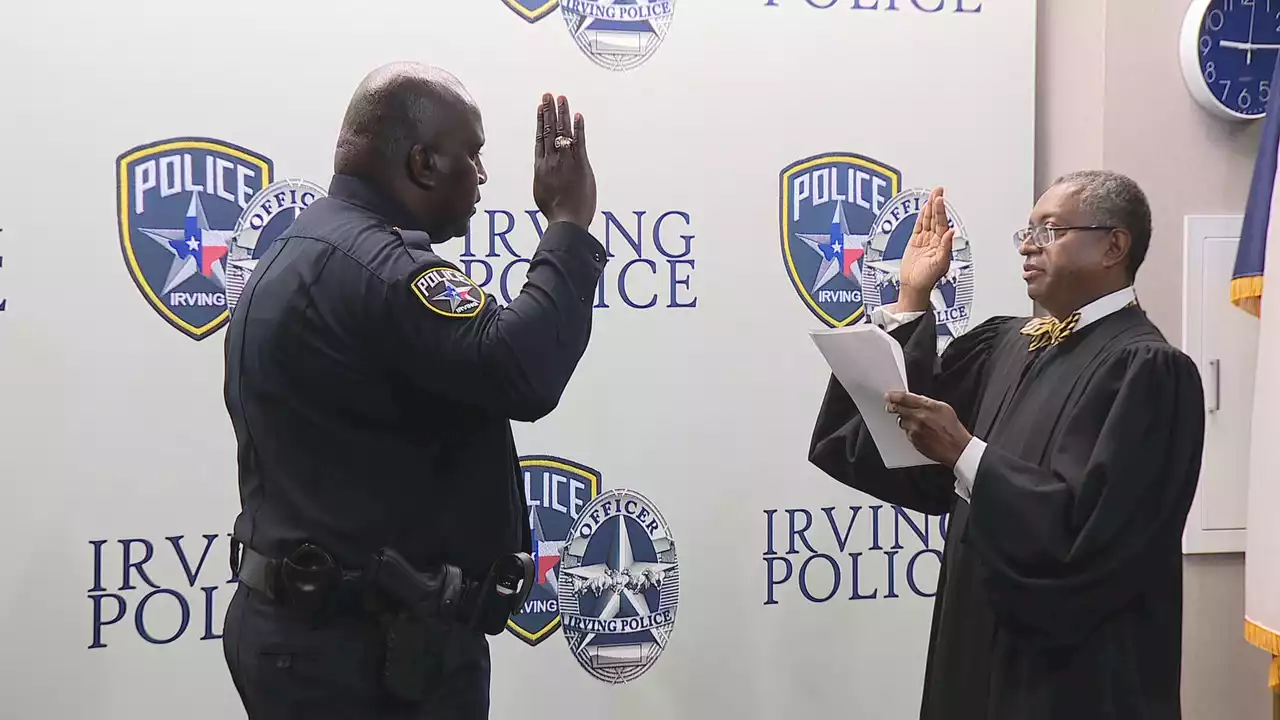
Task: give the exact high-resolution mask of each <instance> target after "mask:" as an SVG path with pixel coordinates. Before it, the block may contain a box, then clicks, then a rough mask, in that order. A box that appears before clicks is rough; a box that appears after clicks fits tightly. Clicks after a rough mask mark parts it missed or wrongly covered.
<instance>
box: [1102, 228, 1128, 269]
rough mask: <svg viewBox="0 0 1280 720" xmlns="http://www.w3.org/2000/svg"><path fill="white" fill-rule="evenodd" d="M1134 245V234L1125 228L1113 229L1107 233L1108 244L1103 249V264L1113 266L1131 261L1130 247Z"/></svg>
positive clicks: (1108, 266) (1107, 266)
mask: <svg viewBox="0 0 1280 720" xmlns="http://www.w3.org/2000/svg"><path fill="white" fill-rule="evenodd" d="M1132 246H1133V236H1132V235H1130V234H1129V231H1128V230H1125V229H1124V228H1117V229H1115V230H1112V231H1111V232H1110V234H1108V235H1107V244H1106V246H1105V247H1104V248H1103V251H1102V265H1103V267H1106V268H1112V267H1115V266H1116V265H1125V264H1127V263H1128V262H1129V249H1130V248H1131V247H1132Z"/></svg>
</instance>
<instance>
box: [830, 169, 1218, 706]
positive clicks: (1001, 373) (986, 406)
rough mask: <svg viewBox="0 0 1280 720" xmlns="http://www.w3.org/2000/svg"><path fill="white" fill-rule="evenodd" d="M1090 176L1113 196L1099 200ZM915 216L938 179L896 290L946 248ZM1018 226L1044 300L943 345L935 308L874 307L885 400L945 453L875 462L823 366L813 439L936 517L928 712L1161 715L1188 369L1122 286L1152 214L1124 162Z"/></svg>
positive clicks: (1059, 194)
mask: <svg viewBox="0 0 1280 720" xmlns="http://www.w3.org/2000/svg"><path fill="white" fill-rule="evenodd" d="M1117 178H1118V179H1117ZM1107 183H1110V184H1111V185H1110V186H1108V185H1107ZM1117 183H1118V184H1119V189H1117V188H1116V187H1114V186H1115V185H1116V184H1117ZM1099 186H1102V187H1101V190H1103V191H1106V189H1107V187H1110V192H1112V193H1116V194H1120V195H1121V196H1122V197H1121V200H1123V199H1124V198H1128V201H1129V205H1128V206H1124V205H1123V203H1117V202H1114V200H1115V198H1107V197H1105V196H1103V197H1102V198H1101V199H1100V198H1099V195H1098V193H1099V191H1100V188H1099ZM1108 199H1109V200H1112V201H1113V202H1111V203H1110V204H1109V205H1108V204H1107V203H1106V202H1103V201H1105V200H1108ZM1117 207H1121V208H1122V209H1121V210H1117V209H1116V208H1117ZM1108 212H1109V213H1110V214H1109V215H1108V214H1107V213H1108ZM1100 213H1101V214H1102V215H1103V217H1101V218H1099V217H1097V215H1099V214H1100ZM931 215H932V216H934V218H935V219H934V220H933V222H932V225H933V226H934V227H937V228H945V227H946V219H945V214H944V211H943V206H942V200H941V193H940V191H939V190H935V191H934V202H932V203H931V204H930V205H929V206H927V209H926V210H925V211H924V212H922V213H921V218H922V219H921V220H918V221H917V232H916V236H914V237H913V238H912V241H911V245H912V247H911V248H909V249H908V251H907V254H908V255H909V256H910V255H911V254H912V253H913V252H914V253H915V255H916V258H915V263H914V265H915V268H912V267H911V266H912V262H911V260H910V259H906V258H904V262H903V269H902V282H903V292H902V294H901V295H900V297H901V298H906V297H908V295H909V294H910V293H911V292H912V290H911V288H910V287H909V286H908V283H909V282H911V278H910V277H909V276H912V275H916V276H917V280H919V277H922V275H919V274H918V273H919V272H920V266H921V265H922V264H924V263H926V262H929V256H930V255H931V249H936V248H937V247H943V249H944V250H945V253H944V255H945V258H944V260H943V261H942V262H941V268H939V267H938V263H934V267H933V268H932V269H931V271H930V272H928V273H924V274H923V277H924V280H922V281H918V282H917V287H924V288H930V287H932V284H933V282H932V281H933V280H936V278H938V277H941V274H942V272H945V269H946V264H947V262H949V254H950V237H949V236H950V233H949V232H947V233H945V235H946V237H945V238H944V237H943V235H942V234H940V233H937V232H932V231H931V230H930V229H929V227H928V226H929V225H930V222H929V216H931ZM922 223H923V225H924V227H923V228H922ZM1031 225H1032V227H1031V228H1028V229H1027V230H1025V231H1022V232H1021V233H1019V234H1018V235H1017V236H1015V238H1016V240H1017V241H1018V243H1019V251H1020V252H1021V253H1022V254H1023V255H1025V256H1026V258H1027V259H1026V263H1027V265H1026V266H1025V267H1026V268H1027V271H1026V272H1025V273H1024V275H1025V276H1026V278H1027V280H1028V291H1029V294H1031V296H1032V297H1033V298H1035V299H1036V300H1038V301H1039V302H1040V303H1041V304H1042V305H1043V306H1044V307H1045V308H1046V309H1048V310H1049V311H1050V312H1051V313H1053V314H1054V315H1055V316H1056V317H1054V318H1045V319H1038V320H1032V319H1031V318H1013V317H995V318H992V319H989V320H987V321H986V322H983V323H982V324H980V325H978V326H977V327H975V328H973V329H971V330H970V331H969V332H967V333H965V334H962V335H960V336H959V337H958V338H956V339H955V340H954V341H953V342H952V343H951V344H950V345H949V346H948V347H947V348H946V350H945V352H943V353H942V356H941V358H939V357H938V354H937V350H936V348H937V345H936V330H935V317H934V314H933V313H932V312H900V311H901V310H902V309H903V307H902V306H904V305H908V304H910V303H906V302H903V301H901V300H900V302H899V303H898V307H893V306H891V307H890V308H887V309H885V310H886V311H885V312H881V313H877V317H873V318H872V320H873V322H878V323H879V324H881V326H882V327H886V328H891V331H890V334H891V335H892V336H893V337H894V338H896V339H897V340H898V341H899V342H900V343H901V344H902V346H903V349H904V356H905V359H906V368H907V377H908V384H909V387H910V389H911V392H910V393H892V394H891V396H890V397H888V398H887V401H888V408H889V409H890V410H891V411H893V412H896V413H898V414H899V417H900V418H901V422H900V424H901V425H902V426H903V428H904V430H905V431H907V433H908V437H909V438H910V439H911V441H912V443H913V444H914V445H915V446H916V447H917V449H919V450H920V451H921V452H922V453H923V454H924V455H926V456H928V457H930V458H931V459H933V460H935V461H937V462H938V463H939V464H938V465H928V466H923V467H916V468H902V469H896V470H888V469H886V468H885V466H884V463H883V462H882V461H881V458H880V455H879V452H878V451H877V449H876V446H875V443H874V441H873V440H872V439H871V437H870V435H869V434H868V432H867V430H866V428H865V426H864V425H863V423H862V420H861V417H860V414H859V411H858V408H857V407H856V406H855V405H854V403H853V401H852V400H851V399H850V397H849V395H848V394H847V393H846V392H845V390H844V389H843V388H842V387H841V386H840V384H839V383H838V382H837V381H836V380H835V379H834V378H832V380H831V381H830V383H829V385H828V388H827V393H826V397H825V399H824V400H823V404H822V409H821V412H820V414H819V417H818V420H817V423H816V427H815V429H814V433H813V439H812V445H811V448H810V455H809V457H810V460H811V462H813V463H814V464H815V465H816V466H817V467H819V468H821V469H822V470H823V471H825V472H826V473H827V474H829V475H830V476H832V477H833V478H835V479H837V480H839V481H840V482H842V483H844V484H846V485H849V486H851V487H854V488H856V489H858V490H861V491H864V492H866V493H868V494H870V495H873V496H875V497H877V498H880V499H881V500H884V501H886V502H890V503H894V504H897V505H901V506H903V507H907V508H911V509H914V510H917V511H921V512H924V513H928V514H933V515H941V514H944V513H951V515H952V517H951V520H950V523H949V525H948V530H947V537H946V543H945V547H944V552H943V560H942V569H941V573H940V575H939V579H938V590H937V595H936V597H935V602H934V609H933V625H932V632H931V634H930V641H929V653H928V660H927V668H926V673H925V685H924V692H923V698H922V703H921V709H920V717H921V718H922V720H1057V719H1062V720H1066V719H1070V720H1111V719H1113V718H1114V719H1115V720H1156V719H1158V720H1176V719H1178V718H1180V717H1181V711H1180V702H1179V684H1180V683H1179V680H1180V664H1181V631H1182V553H1181V537H1182V530H1183V526H1184V524H1185V521H1186V517H1187V514H1188V512H1189V509H1190V505H1191V501H1192V497H1193V495H1194V494H1195V488H1196V483H1197V480H1198V477H1199V472H1200V458H1201V449H1202V446H1203V440H1204V396H1203V390H1202V385H1201V381H1200V376H1199V374H1198V372H1197V369H1196V366H1195V364H1194V363H1193V362H1192V361H1191V359H1190V358H1188V357H1187V356H1186V355H1184V354H1183V353H1181V352H1179V351H1178V350H1177V349H1175V348H1173V347H1171V346H1170V345H1169V344H1168V343H1167V342H1166V341H1165V339H1164V337H1163V336H1162V335H1161V333H1160V332H1159V330H1157V329H1156V327H1155V326H1154V325H1152V323H1151V322H1150V321H1149V320H1148V319H1147V317H1146V314H1145V313H1144V312H1143V310H1142V309H1141V308H1140V307H1139V306H1138V305H1137V304H1136V299H1135V298H1134V291H1133V288H1132V287H1131V282H1132V277H1133V274H1134V273H1135V272H1136V270H1137V266H1138V265H1139V264H1140V263H1141V260H1142V256H1143V255H1144V254H1145V250H1146V243H1147V241H1148V238H1149V237H1150V214H1149V211H1148V210H1147V209H1146V201H1145V198H1144V197H1143V196H1142V194H1141V191H1140V190H1138V189H1137V186H1136V185H1133V184H1132V181H1129V180H1128V179H1127V178H1123V177H1122V176H1117V175H1114V174H1110V173H1080V174H1076V175H1072V176H1067V178H1064V179H1062V180H1061V181H1060V182H1059V183H1058V184H1056V185H1055V186H1054V187H1053V188H1051V189H1050V191H1048V192H1047V193H1046V194H1045V195H1044V196H1043V197H1042V198H1041V201H1040V202H1039V203H1037V205H1036V209H1035V210H1034V211H1033V214H1032V221H1031ZM1047 226H1053V229H1045V228H1046V227H1047ZM1036 228H1039V229H1036ZM922 229H923V232H922ZM1042 243H1043V246H1042V245H1041V244H1042ZM932 255H934V256H935V258H934V259H935V260H936V255H937V253H932ZM939 269H941V272H939ZM926 297H927V296H926ZM1085 301H1087V302H1085ZM915 302H916V306H917V307H920V305H921V303H923V306H924V307H928V305H927V302H928V301H927V300H917V301H915ZM1073 311H1074V312H1073ZM1058 320H1062V321H1063V322H1062V323H1061V324H1060V323H1059V322H1057V321H1058Z"/></svg>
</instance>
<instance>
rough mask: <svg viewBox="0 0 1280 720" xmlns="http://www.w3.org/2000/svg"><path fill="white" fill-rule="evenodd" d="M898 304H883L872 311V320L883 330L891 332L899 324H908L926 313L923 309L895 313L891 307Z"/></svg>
mask: <svg viewBox="0 0 1280 720" xmlns="http://www.w3.org/2000/svg"><path fill="white" fill-rule="evenodd" d="M896 307H897V305H896V304H895V305H883V306H881V307H878V308H876V309H875V310H872V311H871V322H872V323H873V324H875V325H877V326H879V328H880V329H881V330H884V331H885V332H889V331H890V330H893V329H894V328H896V327H898V326H899V325H906V324H907V323H909V322H911V321H912V320H915V319H916V318H918V317H920V316H921V315H923V314H924V312H923V311H917V312H905V313H895V312H893V311H892V310H891V309H890V308H896Z"/></svg>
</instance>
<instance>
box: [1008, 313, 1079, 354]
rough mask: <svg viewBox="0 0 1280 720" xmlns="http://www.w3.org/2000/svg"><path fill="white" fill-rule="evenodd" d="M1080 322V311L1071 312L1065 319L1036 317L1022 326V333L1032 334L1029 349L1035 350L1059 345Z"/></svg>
mask: <svg viewBox="0 0 1280 720" xmlns="http://www.w3.org/2000/svg"><path fill="white" fill-rule="evenodd" d="M1079 324H1080V313H1078V312H1073V313H1071V314H1070V315H1068V316H1067V319H1065V320H1059V319H1057V318H1053V317H1040V318H1035V319H1033V320H1032V321H1031V322H1029V323H1027V324H1026V325H1023V326H1022V334H1023V335H1030V336H1031V346H1030V347H1028V348H1027V350H1028V351H1030V352H1035V351H1036V350H1039V349H1040V348H1042V347H1048V346H1052V345H1057V344H1058V343H1060V342H1062V341H1063V340H1066V339H1067V336H1068V335H1070V334H1071V333H1072V332H1075V329H1076V326H1077V325H1079Z"/></svg>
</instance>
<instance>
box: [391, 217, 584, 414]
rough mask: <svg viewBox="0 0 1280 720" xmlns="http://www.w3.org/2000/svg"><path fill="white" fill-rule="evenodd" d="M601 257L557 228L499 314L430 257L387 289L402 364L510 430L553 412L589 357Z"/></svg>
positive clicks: (417, 379)
mask: <svg viewBox="0 0 1280 720" xmlns="http://www.w3.org/2000/svg"><path fill="white" fill-rule="evenodd" d="M604 264H605V251H604V248H603V247H601V245H600V243H599V242H597V241H596V240H595V238H593V237H592V236H591V235H590V233H588V232H587V231H586V230H584V229H582V228H580V227H578V226H575V225H572V224H569V223H554V224H552V225H551V226H550V227H548V228H547V231H546V233H545V234H544V235H543V238H542V242H541V243H540V244H539V246H538V250H537V252H535V253H534V255H533V257H532V259H531V260H530V264H529V269H528V272H527V274H526V276H527V280H526V282H525V285H524V287H523V289H522V290H521V292H520V294H519V295H518V296H516V297H515V298H514V299H513V300H512V301H511V303H510V304H509V305H507V306H506V307H501V306H499V305H498V303H497V302H496V301H495V300H494V298H492V297H489V296H487V295H486V294H485V293H484V291H483V290H481V289H480V288H479V287H478V286H477V285H476V284H475V283H474V282H472V281H471V279H470V278H468V277H467V276H466V275H465V274H464V273H462V271H461V270H459V269H458V268H456V267H455V266H453V265H452V264H450V263H448V262H446V261H444V260H442V259H440V258H437V257H433V258H432V259H430V260H427V261H425V262H420V263H418V264H416V265H415V266H414V267H413V268H412V269H411V270H410V271H409V272H408V273H407V274H405V275H404V276H403V277H402V278H401V280H400V281H398V282H396V283H393V284H392V285H391V286H389V288H388V292H389V293H390V296H389V297H388V298H387V304H388V307H390V309H391V313H392V316H393V318H394V323H393V329H392V332H393V334H395V335H396V336H398V339H399V341H400V342H398V343H397V350H396V352H397V353H398V355H399V362H398V364H399V365H400V367H402V368H403V369H404V370H405V371H406V373H407V374H408V376H409V377H411V378H412V379H413V382H414V383H415V384H416V385H418V386H419V387H421V388H423V389H425V390H427V391H429V392H432V393H438V394H442V395H445V396H449V397H453V398H455V399H457V400H459V401H460V402H463V403H465V404H468V405H475V406H479V407H482V408H485V409H486V410H489V411H491V412H493V413H495V414H499V415H502V416H503V417H507V418H510V419H512V420H521V421H533V420H537V419H539V418H541V417H543V416H545V415H547V414H548V413H550V412H551V411H552V410H553V409H555V407H556V405H557V404H559V402H560V396H561V394H562V393H563V392H564V389H565V387H566V386H567V385H568V383H569V378H570V377H571V376H572V374H573V372H574V370H575V369H576V368H577V365H578V361H579V360H580V359H581V358H582V355H583V353H584V352H585V351H586V348H587V341H588V340H589V338H590V335H591V312H592V305H593V303H594V301H595V289H596V283H597V282H598V281H599V278H600V274H601V272H602V271H603V269H604Z"/></svg>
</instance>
